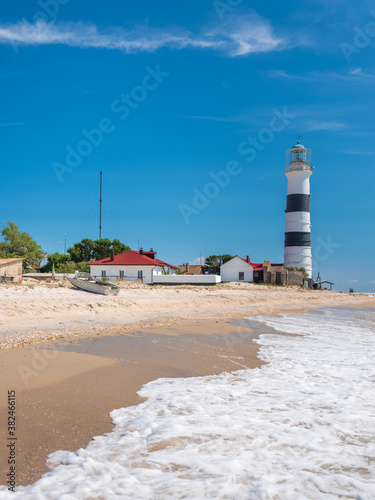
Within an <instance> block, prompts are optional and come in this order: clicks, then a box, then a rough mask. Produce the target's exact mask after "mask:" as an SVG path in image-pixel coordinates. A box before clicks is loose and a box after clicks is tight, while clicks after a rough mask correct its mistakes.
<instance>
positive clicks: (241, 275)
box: [238, 273, 245, 281]
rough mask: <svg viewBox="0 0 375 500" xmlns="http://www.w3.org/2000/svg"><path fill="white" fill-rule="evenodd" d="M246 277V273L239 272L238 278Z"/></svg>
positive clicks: (242, 279)
mask: <svg viewBox="0 0 375 500" xmlns="http://www.w3.org/2000/svg"><path fill="white" fill-rule="evenodd" d="M244 279H245V273H238V280H239V281H244Z"/></svg>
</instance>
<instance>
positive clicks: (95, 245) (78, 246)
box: [68, 238, 130, 263]
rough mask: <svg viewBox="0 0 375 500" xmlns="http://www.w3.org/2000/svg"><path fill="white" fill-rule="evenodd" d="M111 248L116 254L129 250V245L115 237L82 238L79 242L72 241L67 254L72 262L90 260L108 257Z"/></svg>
mask: <svg viewBox="0 0 375 500" xmlns="http://www.w3.org/2000/svg"><path fill="white" fill-rule="evenodd" d="M112 250H114V252H115V254H116V255H118V254H120V253H124V252H129V250H130V247H129V246H128V245H125V243H121V241H119V240H116V239H114V240H113V241H111V240H110V239H108V238H102V239H97V240H95V241H93V240H90V239H89V238H84V239H83V240H82V241H80V242H79V243H74V245H73V246H71V247H70V248H68V254H69V255H70V258H71V260H72V261H73V262H77V263H78V262H90V261H93V260H100V259H105V258H106V257H109V256H110V255H111V251H112Z"/></svg>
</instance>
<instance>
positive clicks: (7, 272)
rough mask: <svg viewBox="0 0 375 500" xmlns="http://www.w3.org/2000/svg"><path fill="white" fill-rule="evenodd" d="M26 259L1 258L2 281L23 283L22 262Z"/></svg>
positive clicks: (0, 271)
mask: <svg viewBox="0 0 375 500" xmlns="http://www.w3.org/2000/svg"><path fill="white" fill-rule="evenodd" d="M24 260H25V259H21V258H18V257H17V258H15V259H0V281H12V282H18V283H22V262H23V261H24Z"/></svg>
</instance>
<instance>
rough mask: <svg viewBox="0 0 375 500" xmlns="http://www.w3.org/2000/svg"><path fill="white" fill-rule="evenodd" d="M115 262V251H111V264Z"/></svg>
mask: <svg viewBox="0 0 375 500" xmlns="http://www.w3.org/2000/svg"><path fill="white" fill-rule="evenodd" d="M114 260H115V251H114V250H111V262H113V261H114Z"/></svg>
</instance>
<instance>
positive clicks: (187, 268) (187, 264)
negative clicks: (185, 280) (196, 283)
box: [185, 262, 189, 273]
mask: <svg viewBox="0 0 375 500" xmlns="http://www.w3.org/2000/svg"><path fill="white" fill-rule="evenodd" d="M185 268H186V272H187V273H188V272H189V263H188V262H186V264H185Z"/></svg>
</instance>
